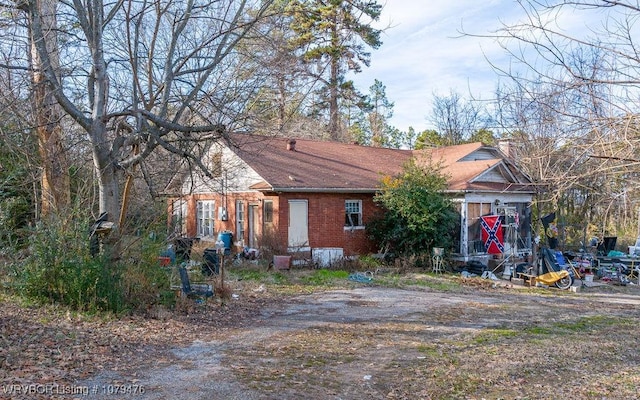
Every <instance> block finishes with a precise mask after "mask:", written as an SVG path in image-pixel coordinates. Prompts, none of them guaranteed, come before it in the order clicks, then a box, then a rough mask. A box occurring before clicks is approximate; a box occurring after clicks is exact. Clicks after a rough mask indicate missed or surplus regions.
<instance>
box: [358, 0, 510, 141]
mask: <svg viewBox="0 0 640 400" xmlns="http://www.w3.org/2000/svg"><path fill="white" fill-rule="evenodd" d="M425 3H426V4H425ZM519 11H520V9H519V8H518V6H517V5H516V3H515V2H514V1H505V0H494V1H483V2H478V1H477V0H458V1H455V2H451V1H449V0H437V1H433V0H431V1H428V2H427V1H426V0H388V2H387V4H386V6H385V8H384V9H383V12H382V15H381V18H380V21H379V22H378V23H377V27H378V28H382V27H385V26H390V28H389V29H387V30H386V31H385V32H384V33H383V35H382V41H383V45H382V46H381V47H380V49H378V50H374V51H373V52H372V63H371V67H370V68H365V69H364V71H363V72H362V73H360V74H357V75H355V76H352V79H354V81H355V82H356V85H357V86H358V87H359V88H360V89H361V90H362V91H364V92H366V91H367V90H368V88H369V86H371V85H372V84H373V81H374V79H378V80H380V81H381V82H382V83H383V84H384V85H385V86H386V89H387V90H386V92H387V97H388V98H389V100H391V101H393V102H395V107H394V118H393V120H392V121H391V123H392V124H393V125H394V126H396V127H397V128H399V129H402V130H406V129H407V128H408V127H409V126H413V127H414V128H415V129H416V130H418V131H420V130H423V129H427V128H428V127H430V124H429V122H428V121H427V116H428V115H429V114H430V113H431V107H432V106H431V99H432V97H433V93H438V94H440V95H446V94H448V93H449V91H450V90H454V91H457V92H458V93H460V94H462V95H467V94H468V93H469V92H470V93H472V94H473V95H474V96H479V97H482V98H487V97H489V96H491V94H492V92H493V90H494V89H495V86H496V84H497V82H498V78H497V76H496V75H495V73H494V72H493V71H492V70H491V68H490V66H489V64H488V63H487V62H486V60H485V59H484V57H485V55H484V54H483V51H484V52H485V53H487V54H489V56H490V57H491V58H494V57H495V58H497V57H500V56H502V52H501V51H499V49H498V46H497V45H496V44H495V43H493V41H492V40H490V39H480V38H474V37H469V36H463V35H461V33H460V31H461V30H462V29H464V30H465V31H466V32H469V33H477V34H487V33H488V32H490V31H493V30H495V29H497V28H498V27H500V25H501V22H500V20H501V19H502V20H503V21H506V22H509V21H512V20H513V18H514V17H513V15H514V14H517V13H519Z"/></svg>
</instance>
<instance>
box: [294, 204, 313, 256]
mask: <svg viewBox="0 0 640 400" xmlns="http://www.w3.org/2000/svg"><path fill="white" fill-rule="evenodd" d="M308 250H309V225H308V203H307V200H289V251H308Z"/></svg>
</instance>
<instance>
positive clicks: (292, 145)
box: [287, 139, 296, 151]
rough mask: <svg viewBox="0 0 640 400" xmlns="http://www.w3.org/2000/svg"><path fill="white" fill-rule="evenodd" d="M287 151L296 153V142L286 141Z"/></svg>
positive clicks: (292, 140)
mask: <svg viewBox="0 0 640 400" xmlns="http://www.w3.org/2000/svg"><path fill="white" fill-rule="evenodd" d="M287 150H289V151H296V140H295V139H289V140H288V141H287Z"/></svg>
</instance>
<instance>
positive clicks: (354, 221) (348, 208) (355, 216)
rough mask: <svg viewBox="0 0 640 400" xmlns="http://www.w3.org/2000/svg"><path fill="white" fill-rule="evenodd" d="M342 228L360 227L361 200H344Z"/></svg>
mask: <svg viewBox="0 0 640 400" xmlns="http://www.w3.org/2000/svg"><path fill="white" fill-rule="evenodd" d="M344 210H345V219H344V226H345V227H348V228H356V227H362V226H363V225H362V200H345V202H344Z"/></svg>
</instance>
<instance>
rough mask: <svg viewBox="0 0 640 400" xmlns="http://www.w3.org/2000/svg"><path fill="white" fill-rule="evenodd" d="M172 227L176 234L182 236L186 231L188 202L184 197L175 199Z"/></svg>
mask: <svg viewBox="0 0 640 400" xmlns="http://www.w3.org/2000/svg"><path fill="white" fill-rule="evenodd" d="M171 208H172V214H171V228H172V230H173V233H174V234H175V235H176V236H182V234H183V233H184V232H185V231H186V221H185V218H184V216H185V215H187V202H186V201H184V200H183V199H178V200H174V201H173V203H172V206H171Z"/></svg>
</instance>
